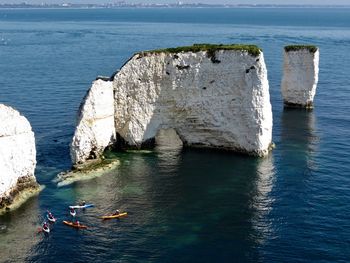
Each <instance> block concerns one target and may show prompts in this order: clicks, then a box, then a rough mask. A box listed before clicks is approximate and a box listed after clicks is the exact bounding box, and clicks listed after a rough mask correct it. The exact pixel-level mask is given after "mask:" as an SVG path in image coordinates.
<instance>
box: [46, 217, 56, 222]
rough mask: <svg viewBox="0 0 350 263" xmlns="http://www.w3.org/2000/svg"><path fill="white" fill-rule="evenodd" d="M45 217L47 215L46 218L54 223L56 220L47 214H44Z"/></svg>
mask: <svg viewBox="0 0 350 263" xmlns="http://www.w3.org/2000/svg"><path fill="white" fill-rule="evenodd" d="M46 217H47V220H49V221H50V222H51V223H55V222H56V220H57V219H56V218H54V217H50V216H49V215H46Z"/></svg>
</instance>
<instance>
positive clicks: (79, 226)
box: [63, 221, 88, 229]
mask: <svg viewBox="0 0 350 263" xmlns="http://www.w3.org/2000/svg"><path fill="white" fill-rule="evenodd" d="M63 224H65V225H67V226H71V227H74V228H80V229H87V228H88V227H87V226H85V225H82V224H79V225H78V224H77V223H73V222H69V221H63Z"/></svg>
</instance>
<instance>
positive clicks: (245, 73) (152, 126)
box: [71, 45, 272, 163]
mask: <svg viewBox="0 0 350 263" xmlns="http://www.w3.org/2000/svg"><path fill="white" fill-rule="evenodd" d="M106 85H107V84H106ZM108 85H109V84H108ZM92 89H94V85H93V87H92V88H91V90H92ZM89 92H91V91H89ZM88 96H89V95H88ZM88 96H87V98H86V99H85V104H86V101H87V100H88ZM95 99H96V100H99V99H102V98H99V97H97V96H96V97H95ZM111 101H113V104H114V106H113V110H114V116H113V117H114V122H115V125H114V126H113V125H110V124H108V125H106V126H104V129H105V132H106V134H109V135H112V134H115V136H116V138H117V140H119V142H120V141H123V143H126V144H127V145H128V146H130V147H134V148H141V147H142V146H143V145H145V144H148V143H150V142H153V143H155V144H156V145H157V144H158V145H162V146H171V147H172V146H176V147H178V146H179V145H180V146H181V145H182V144H184V145H186V146H194V147H209V148H218V149H226V150H232V151H238V152H244V153H247V154H251V155H257V156H264V155H266V154H267V153H268V152H269V149H270V145H271V140H272V111H271V104H270V95H269V83H268V79H267V70H266V65H265V62H264V56H263V53H262V51H261V50H260V49H259V48H258V47H256V46H242V45H227V46H223V45H209V46H208V45H194V46H191V47H180V48H174V49H164V50H155V51H146V52H140V53H138V54H135V55H134V56H133V57H132V58H131V59H130V60H129V61H128V62H127V63H125V65H124V66H123V67H122V68H121V69H120V71H119V72H118V73H117V74H116V75H115V76H114V79H113V95H112V98H107V96H103V102H101V103H100V104H101V105H107V104H108V105H110V103H111ZM95 103H97V102H95ZM108 109H109V110H108V112H109V113H110V106H108ZM83 115H92V116H93V115H94V113H93V112H91V110H90V108H85V107H84V106H83V107H81V110H80V116H83ZM108 116H109V117H110V116H111V115H110V114H108ZM80 119H81V120H82V119H83V118H80ZM109 121H110V119H109ZM109 121H108V123H109ZM80 125H81V124H79V125H78V127H77V130H76V133H75V138H74V139H73V143H72V147H71V152H72V160H73V163H76V162H77V161H84V159H85V158H87V159H89V158H90V157H91V156H90V157H88V154H87V153H88V152H89V150H85V148H86V147H85V146H84V145H89V146H88V147H87V149H91V148H94V149H98V150H99V149H102V148H103V147H100V146H102V145H101V144H96V142H97V141H98V140H97V139H96V135H95V134H94V133H92V132H90V131H89V129H86V128H84V129H81V128H80ZM79 130H80V131H79ZM85 131H87V134H88V135H87V136H85V135H84V134H85ZM77 133H79V134H80V138H84V140H85V142H84V143H83V144H80V143H75V142H74V141H75V140H76V136H77ZM166 136H170V137H171V138H169V140H167V139H165V137H166ZM109 137H110V138H111V141H110V142H109V144H113V143H114V141H113V140H114V138H115V137H113V136H109ZM106 138H107V137H106ZM179 141H180V142H179ZM117 144H118V141H117ZM105 145H106V144H105ZM82 152H84V154H81V153H82ZM101 153H102V152H101V151H100V152H99V153H98V155H100V154H101ZM76 156H82V157H83V158H80V157H76Z"/></svg>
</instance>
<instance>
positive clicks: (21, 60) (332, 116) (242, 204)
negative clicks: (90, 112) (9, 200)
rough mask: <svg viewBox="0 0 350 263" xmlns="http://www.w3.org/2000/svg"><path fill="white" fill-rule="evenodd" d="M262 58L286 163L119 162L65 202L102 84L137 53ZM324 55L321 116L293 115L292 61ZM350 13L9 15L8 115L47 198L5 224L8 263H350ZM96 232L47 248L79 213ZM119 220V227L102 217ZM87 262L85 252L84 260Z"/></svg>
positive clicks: (0, 45) (1, 93)
mask: <svg viewBox="0 0 350 263" xmlns="http://www.w3.org/2000/svg"><path fill="white" fill-rule="evenodd" d="M200 42H205V43H207V42H211V43H252V44H257V45H259V46H261V47H262V48H263V50H264V55H265V60H266V64H267V68H268V73H269V82H270V92H271V102H272V106H273V113H274V133H273V140H274V142H275V143H276V149H275V150H274V151H273V152H272V154H271V155H270V156H269V157H268V158H265V159H255V158H251V157H246V156H240V155H235V154H228V153H219V152H212V151H200V150H185V151H183V152H181V153H178V152H168V153H164V152H153V153H139V154H136V153H128V154H119V155H118V157H119V158H120V160H121V166H120V167H119V168H118V169H116V170H115V171H111V172H110V174H108V175H106V176H103V177H100V178H97V179H93V180H91V181H88V182H80V183H76V184H73V185H71V186H68V187H63V188H57V187H56V185H55V184H53V183H52V182H51V180H52V179H53V178H54V176H55V175H56V174H57V173H58V172H60V171H62V170H66V169H69V167H70V160H69V142H70V139H71V137H72V135H73V131H74V123H75V116H76V111H77V109H78V107H79V104H80V101H81V99H82V97H83V96H84V94H85V92H86V90H87V89H88V88H89V86H90V83H91V81H92V80H93V79H94V78H95V77H96V76H97V75H100V74H102V75H110V74H112V73H113V72H114V71H115V70H116V69H118V67H120V66H121V65H122V64H123V63H124V62H125V60H127V59H128V58H129V57H130V56H131V55H132V54H133V53H134V52H136V51H139V50H145V49H154V48H160V47H169V46H179V45H187V44H192V43H200ZM291 43H314V44H316V45H318V46H319V47H320V50H321V56H320V75H319V77H320V79H319V85H318V91H317V96H316V98H315V105H316V108H315V109H314V111H312V112H307V111H303V110H283V107H282V100H281V95H280V81H281V69H282V58H283V57H282V48H283V46H284V45H287V44H291ZM349 49H350V9H137V10H136V9H122V10H103V9H102V10H0V102H1V103H6V104H9V105H12V106H14V107H15V108H17V109H18V110H20V111H21V112H22V113H23V114H24V115H25V116H26V117H27V118H28V119H29V120H30V122H31V123H32V126H33V129H34V131H35V133H36V141H37V151H38V155H37V158H38V165H37V170H36V175H37V178H38V181H39V182H40V183H41V184H44V185H46V189H45V190H44V191H43V192H42V193H41V194H40V195H39V196H38V197H36V198H33V199H31V200H30V201H29V202H27V203H26V204H25V205H24V206H23V207H21V208H20V209H19V210H17V211H15V212H13V213H10V214H7V215H6V216H2V217H0V261H1V262H18V261H33V262H53V261H55V262H66V261H67V260H68V259H69V260H68V261H71V262H87V261H96V262H106V261H107V262H209V261H211V262H212V261H214V262H217V261H224V262H232V261H233V262H235V261H237V262H347V261H348V260H349V258H350V246H349V244H350V230H349V222H350V213H349V211H350V179H349V176H350V172H349V166H350V161H349V160H350V158H349V157H350V156H349V149H350V143H349V139H348V136H349V130H350V117H349V106H350V105H349V99H350V80H349V77H348V74H347V69H348V68H349V66H350V56H349V55H348V51H349ZM82 199H84V200H87V201H88V202H92V203H94V204H95V205H96V206H95V208H93V209H88V210H86V211H84V212H81V213H80V214H79V219H80V221H81V222H83V223H85V224H87V225H89V226H91V229H89V230H86V231H74V230H73V229H70V228H67V227H65V226H63V225H62V224H61V223H58V224H56V225H55V227H54V229H53V231H52V233H51V234H50V236H48V237H45V236H43V235H37V234H36V233H35V232H36V230H37V226H38V224H39V223H40V222H41V221H42V219H43V214H44V212H45V211H46V209H51V210H52V211H53V213H54V214H55V215H56V216H57V217H58V218H59V219H60V220H62V219H66V218H69V216H68V210H67V209H66V207H67V206H68V205H70V204H73V203H75V201H77V200H82ZM116 208H121V209H122V210H126V211H128V212H129V217H128V218H126V219H123V220H120V221H109V222H103V223H101V221H100V220H99V219H98V218H97V215H102V214H105V213H108V212H109V211H111V210H114V209H116ZM77 251H78V252H77Z"/></svg>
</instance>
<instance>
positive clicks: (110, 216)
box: [101, 212, 128, 219]
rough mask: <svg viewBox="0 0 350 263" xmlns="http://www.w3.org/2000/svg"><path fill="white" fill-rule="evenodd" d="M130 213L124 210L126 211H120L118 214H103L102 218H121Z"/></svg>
mask: <svg viewBox="0 0 350 263" xmlns="http://www.w3.org/2000/svg"><path fill="white" fill-rule="evenodd" d="M127 215H128V213H127V212H124V213H120V214H118V215H107V216H101V219H113V218H120V217H124V216H127Z"/></svg>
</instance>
